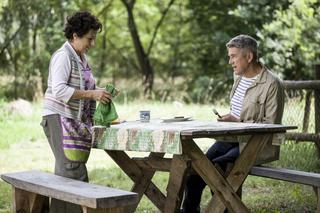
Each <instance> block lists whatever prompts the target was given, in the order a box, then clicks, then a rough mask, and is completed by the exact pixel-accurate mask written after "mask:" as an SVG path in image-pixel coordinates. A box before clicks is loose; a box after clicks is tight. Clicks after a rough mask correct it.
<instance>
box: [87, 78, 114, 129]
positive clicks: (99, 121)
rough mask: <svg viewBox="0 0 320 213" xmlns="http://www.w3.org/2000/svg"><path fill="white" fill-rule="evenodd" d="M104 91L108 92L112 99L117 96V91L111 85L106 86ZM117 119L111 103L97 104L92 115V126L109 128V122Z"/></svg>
mask: <svg viewBox="0 0 320 213" xmlns="http://www.w3.org/2000/svg"><path fill="white" fill-rule="evenodd" d="M106 91H108V92H110V94H111V96H112V98H114V97H115V96H116V95H118V90H117V89H116V88H114V86H113V85H112V84H107V86H106ZM117 118H118V113H117V111H116V107H115V106H114V104H113V102H112V101H110V102H109V103H106V104H103V103H100V102H99V104H98V106H97V108H96V110H95V112H94V114H93V122H94V125H100V126H110V124H111V122H112V121H114V120H116V119H117Z"/></svg>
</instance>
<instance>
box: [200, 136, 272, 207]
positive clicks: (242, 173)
mask: <svg viewBox="0 0 320 213" xmlns="http://www.w3.org/2000/svg"><path fill="white" fill-rule="evenodd" d="M270 137H271V136H270V135H254V136H252V137H251V138H250V140H249V141H248V143H247V145H246V146H245V147H244V150H243V151H242V152H241V153H240V156H239V157H238V158H237V160H236V162H235V164H234V166H233V168H232V169H231V171H230V174H229V175H228V177H227V182H228V183H229V184H230V186H231V188H232V190H233V191H237V190H238V189H239V188H240V187H241V185H242V183H243V182H244V180H245V179H246V178H247V176H248V174H249V171H250V169H251V168H252V166H253V165H254V163H255V161H256V159H257V157H258V155H259V153H260V152H261V151H262V149H263V147H264V146H265V145H266V143H267V142H268V140H269V139H270ZM218 195H219V194H217V193H215V194H214V196H213V197H212V199H211V201H210V203H209V205H208V208H207V209H206V212H207V213H208V212H210V213H211V212H220V213H223V212H224V210H225V207H226V205H225V204H224V202H223V200H221V197H220V196H218ZM236 196H237V195H236ZM237 197H238V196H237ZM239 199H240V198H239ZM212 209H214V210H212ZM228 210H229V208H228Z"/></svg>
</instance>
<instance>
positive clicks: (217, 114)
mask: <svg viewBox="0 0 320 213" xmlns="http://www.w3.org/2000/svg"><path fill="white" fill-rule="evenodd" d="M212 111H213V113H214V114H215V115H216V116H218V117H219V118H222V116H221V115H220V114H219V112H218V111H217V110H216V109H212Z"/></svg>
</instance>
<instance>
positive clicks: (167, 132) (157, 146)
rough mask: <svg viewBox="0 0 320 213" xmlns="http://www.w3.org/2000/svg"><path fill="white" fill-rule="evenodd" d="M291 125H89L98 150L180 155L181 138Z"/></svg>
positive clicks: (264, 130)
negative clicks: (107, 126)
mask: <svg viewBox="0 0 320 213" xmlns="http://www.w3.org/2000/svg"><path fill="white" fill-rule="evenodd" d="M295 128H296V127H295V126H285V125H275V124H257V123H241V122H217V121H200V120H192V121H184V122H171V123H167V122H166V123H164V122H163V121H162V120H160V119H156V120H151V121H150V122H148V123H145V122H140V121H129V122H124V123H121V124H117V125H112V126H111V127H109V128H106V127H102V126H94V127H93V139H92V145H93V147H95V148H98V149H105V150H123V151H143V152H160V153H170V154H182V146H181V137H183V138H184V139H193V138H215V137H218V136H234V135H251V134H259V133H261V134H263V133H271V134H272V133H285V132H286V131H287V130H289V129H295Z"/></svg>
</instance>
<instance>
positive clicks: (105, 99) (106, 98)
mask: <svg viewBox="0 0 320 213" xmlns="http://www.w3.org/2000/svg"><path fill="white" fill-rule="evenodd" d="M91 92H92V99H94V100H95V101H100V102H101V103H103V104H106V103H109V102H110V101H111V98H112V96H111V94H110V93H109V92H107V91H106V90H105V89H100V88H99V89H96V90H91Z"/></svg>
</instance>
